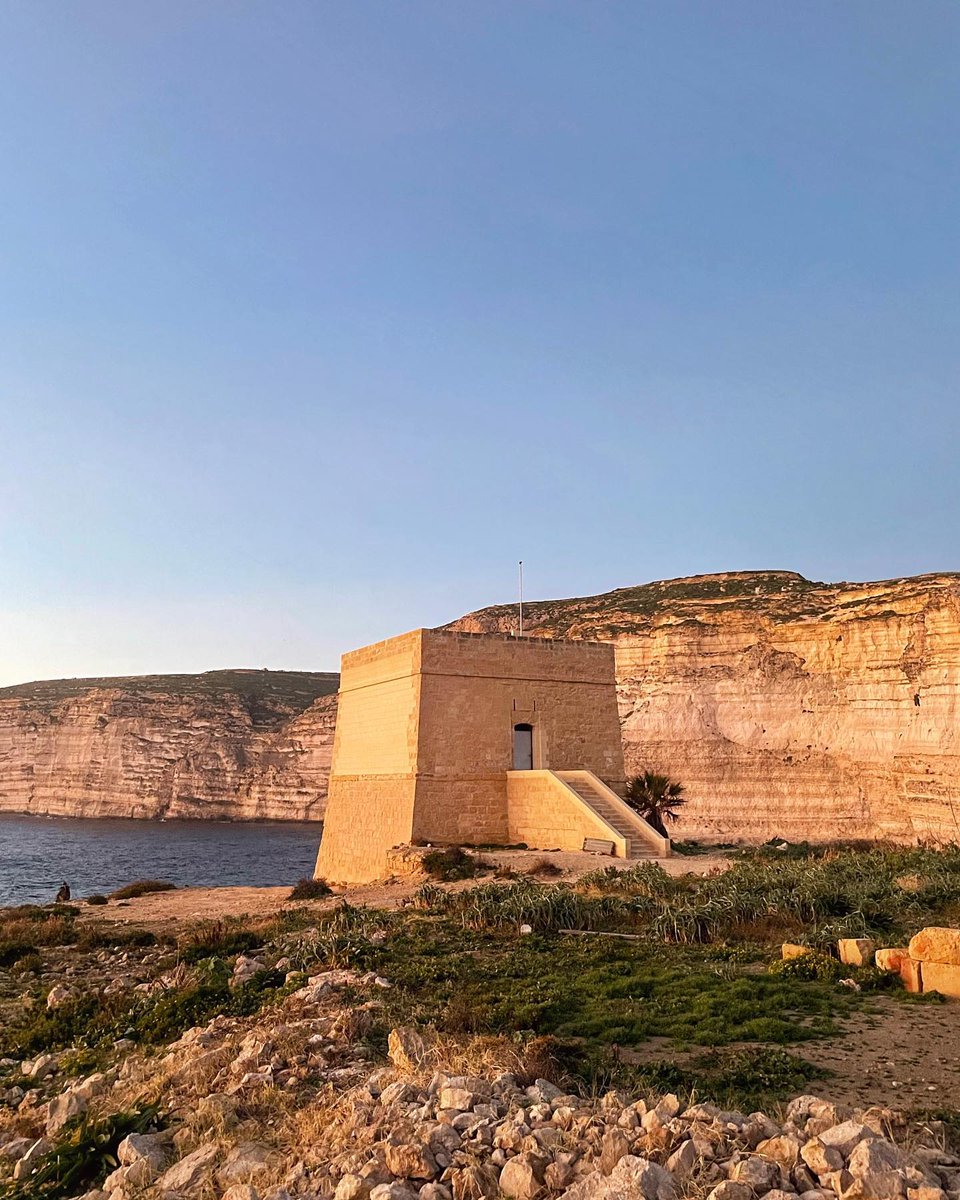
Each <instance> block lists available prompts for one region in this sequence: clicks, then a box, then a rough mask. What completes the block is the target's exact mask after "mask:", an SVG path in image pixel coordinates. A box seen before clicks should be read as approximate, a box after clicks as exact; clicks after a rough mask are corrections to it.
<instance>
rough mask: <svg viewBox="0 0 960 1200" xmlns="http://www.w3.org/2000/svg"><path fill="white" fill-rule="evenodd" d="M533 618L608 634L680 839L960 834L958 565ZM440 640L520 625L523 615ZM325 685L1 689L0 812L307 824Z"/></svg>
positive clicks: (322, 732) (614, 601)
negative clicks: (674, 793) (675, 798)
mask: <svg viewBox="0 0 960 1200" xmlns="http://www.w3.org/2000/svg"><path fill="white" fill-rule="evenodd" d="M524 617H525V633H527V634H530V635H532V636H537V637H570V638H592V639H598V640H602V641H612V642H614V643H615V644H616V653H617V677H618V691H619V702H620V716H621V722H622V729H623V737H624V748H625V753H626V760H627V768H628V771H630V772H634V771H639V770H641V769H644V768H650V769H655V770H658V771H663V772H665V773H667V774H669V775H671V776H672V777H673V778H676V779H679V780H681V781H682V782H683V783H684V785H685V786H686V794H687V797H688V799H689V803H688V805H687V806H686V808H685V809H684V810H683V818H682V820H681V821H680V822H679V823H678V824H677V826H675V827H674V828H673V829H672V830H671V832H672V833H674V835H675V836H677V837H699V838H703V839H710V840H718V841H725V840H730V841H733V840H747V841H758V840H760V841H762V840H766V839H767V838H771V837H784V838H789V839H790V840H794V841H799V840H804V839H809V840H811V841H824V840H835V839H840V838H842V839H845V840H850V839H856V838H876V837H884V838H890V839H892V840H897V841H906V842H909V841H915V840H946V841H960V720H958V718H960V575H956V574H940V575H924V576H919V577H916V578H910V579H898V580H888V581H884V582H880V583H862V584H860V583H840V584H822V583H812V582H810V581H809V580H807V579H804V578H803V577H802V576H800V575H797V574H794V573H792V572H787V571H765V572H737V573H729V574H723V575H707V576H696V577H692V578H689V579H678V580H667V581H663V582H658V583H650V584H645V585H642V586H639V587H630V588H620V589H617V590H616V591H613V592H607V593H605V594H602V595H597V596H586V597H578V598H574V599H568V600H555V601H542V602H534V603H531V604H527V605H525V606H524ZM448 628H456V629H462V630H465V631H473V632H488V631H489V632H494V631H500V632H512V631H513V630H514V629H515V628H516V609H515V608H514V607H513V606H501V607H493V608H486V609H481V610H479V611H478V612H475V613H470V614H469V615H467V616H465V617H461V618H460V619H459V620H457V621H454V622H452V623H451V625H450V626H448ZM336 687H337V676H336V675H334V674H318V673H310V672H302V673H301V672H283V671H270V672H262V671H213V672H208V673H206V674H204V675H195V676H189V675H181V676H147V677H138V678H130V679H92V680H61V681H56V682H53V683H34V684H23V685H20V686H18V687H12V688H4V689H0V811H9V812H27V813H50V814H58V815H63V816H104V817H154V818H156V817H212V818H221V819H224V818H227V819H235V820H254V819H288V820H304V819H307V820H311V819H319V818H320V817H322V815H323V806H324V802H325V799H326V789H327V774H328V772H329V766H330V759H331V753H332V746H333V730H334V723H335V719H336V695H335V689H336Z"/></svg>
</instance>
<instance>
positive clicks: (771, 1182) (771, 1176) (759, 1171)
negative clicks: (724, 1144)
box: [730, 1158, 780, 1196]
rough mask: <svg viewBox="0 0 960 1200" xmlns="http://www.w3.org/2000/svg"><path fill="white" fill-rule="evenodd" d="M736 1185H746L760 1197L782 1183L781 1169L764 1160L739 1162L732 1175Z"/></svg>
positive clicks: (750, 1159) (756, 1159)
mask: <svg viewBox="0 0 960 1200" xmlns="http://www.w3.org/2000/svg"><path fill="white" fill-rule="evenodd" d="M730 1178H731V1179H732V1180H733V1181H734V1182H735V1183H745V1184H747V1186H748V1187H751V1188H752V1189H753V1190H754V1192H755V1193H756V1194H757V1195H758V1196H762V1195H763V1194H764V1193H765V1192H769V1191H770V1189H771V1188H775V1187H777V1186H778V1185H779V1183H780V1168H779V1166H778V1165H777V1164H776V1163H775V1162H770V1161H769V1160H767V1159H764V1158H744V1159H741V1160H740V1162H738V1163H737V1164H736V1165H735V1166H734V1168H733V1170H732V1171H731V1173H730Z"/></svg>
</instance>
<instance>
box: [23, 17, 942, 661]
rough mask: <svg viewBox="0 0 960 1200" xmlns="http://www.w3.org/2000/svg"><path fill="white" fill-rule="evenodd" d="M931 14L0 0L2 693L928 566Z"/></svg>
mask: <svg viewBox="0 0 960 1200" xmlns="http://www.w3.org/2000/svg"><path fill="white" fill-rule="evenodd" d="M958 59H960V7H958V5H957V4H956V3H954V2H953V0H942V2H928V0H909V2H908V0H901V2H899V3H887V2H885V0H866V2H856V0H845V2H844V3H842V4H837V3H835V2H834V0H830V2H829V3H821V2H819V0H804V3H802V4H788V3H771V2H769V0H756V2H753V3H742V2H738V0H724V2H723V3H716V2H715V0H709V2H704V3H690V2H685V0H670V2H663V3H660V2H659V0H658V2H656V3H648V2H642V0H637V2H635V3H626V2H624V3H604V2H602V0H590V2H584V3H582V4H575V3H562V2H557V3H545V2H544V3H541V2H533V0H531V2H524V0H510V2H509V3H496V2H493V0H489V2H483V3H480V2H478V3H470V4H466V3H457V2H455V0H437V2H436V3H433V2H427V0H410V2H405V3H400V2H399V0H398V2H392V0H390V2H388V0H382V2H378V3H368V2H365V0H344V2H343V3H324V2H321V0H282V2H279V3H278V2H277V0H265V2H263V3H252V2H248V0H229V2H222V3H221V2H219V0H188V2H177V0H163V3H156V2H155V0H150V2H146V0H117V2H115V3H107V2H104V0H80V2H79V3H75V4H63V3H59V2H57V0H3V2H2V3H0V68H2V69H0V163H2V176H0V178H2V183H0V448H2V470H0V682H3V683H12V682H18V681H21V680H26V679H31V678H48V677H56V676H64V675H66V676H72V675H84V674H109V673H135V672H150V671H164V672H165V671H191V670H204V669H208V668H213V667H226V666H252V667H260V666H269V667H287V668H303V669H308V668H313V669H331V668H335V667H336V666H337V662H338V658H339V654H340V653H341V651H343V650H345V649H349V648H351V647H353V646H355V645H360V644H363V643H365V642H368V641H372V640H374V639H376V638H380V637H384V636H388V635H389V634H392V633H398V632H401V631H403V630H406V629H409V628H412V627H415V626H419V625H430V624H436V623H439V622H441V621H443V620H448V619H451V618H453V617H455V616H457V615H459V614H460V613H462V612H464V611H467V610H469V609H472V608H477V607H480V606H482V605H484V604H488V603H493V602H502V601H506V600H510V599H512V598H513V597H514V595H515V572H516V561H517V559H519V558H523V559H524V560H525V562H526V566H527V582H528V591H529V593H530V595H531V597H549V596H562V595H576V594H585V593H592V592H599V591H603V590H606V589H608V588H612V587H617V586H622V585H627V584H634V583H640V582H644V581H647V580H650V579H657V578H665V577H671V576H676V575H689V574H695V573H700V572H705V571H718V570H737V569H752V568H786V569H793V570H798V571H801V572H802V573H804V574H805V575H807V576H809V577H811V578H815V579H831V580H832V579H871V578H885V577H890V576H900V575H904V574H913V573H918V572H925V571H936V570H949V569H953V568H957V567H960V560H958V554H957V540H958V528H960V503H958V465H957V451H958V437H957V435H958V426H960V404H958V386H957V384H958V372H957V367H958V358H960V299H958V281H960V271H958V267H960V261H958V260H960V253H958V252H960V203H958V201H960V188H958V184H960V157H958V148H960V72H958V70H957V62H958Z"/></svg>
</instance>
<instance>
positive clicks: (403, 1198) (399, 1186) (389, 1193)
mask: <svg viewBox="0 0 960 1200" xmlns="http://www.w3.org/2000/svg"><path fill="white" fill-rule="evenodd" d="M370 1200H417V1193H416V1192H415V1191H414V1190H413V1188H412V1187H409V1186H408V1185H407V1184H405V1183H378V1184H377V1186H376V1187H375V1188H374V1189H373V1191H372V1192H371V1193H370Z"/></svg>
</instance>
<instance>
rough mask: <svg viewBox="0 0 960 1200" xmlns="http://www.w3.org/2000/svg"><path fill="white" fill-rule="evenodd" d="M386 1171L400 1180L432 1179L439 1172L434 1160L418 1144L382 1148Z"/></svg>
mask: <svg viewBox="0 0 960 1200" xmlns="http://www.w3.org/2000/svg"><path fill="white" fill-rule="evenodd" d="M384 1157H385V1160H386V1164H387V1170H388V1171H389V1172H390V1173H391V1174H392V1175H397V1176H399V1177H400V1178H401V1179H427V1180H429V1179H433V1178H435V1177H436V1176H437V1175H438V1174H439V1173H440V1172H439V1171H438V1169H437V1162H436V1159H435V1158H434V1157H433V1154H431V1152H430V1151H429V1150H428V1149H427V1147H426V1146H424V1145H421V1144H419V1143H409V1144H401V1145H393V1144H388V1145H387V1146H386V1147H385V1148H384Z"/></svg>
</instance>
